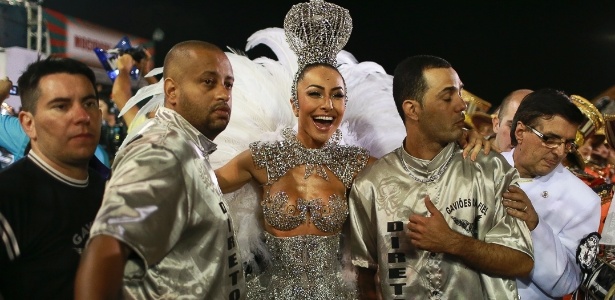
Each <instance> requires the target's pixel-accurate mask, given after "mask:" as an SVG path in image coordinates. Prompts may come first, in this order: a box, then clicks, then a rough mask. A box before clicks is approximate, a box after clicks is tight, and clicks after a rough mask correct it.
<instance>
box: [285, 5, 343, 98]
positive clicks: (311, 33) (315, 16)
mask: <svg viewBox="0 0 615 300" xmlns="http://www.w3.org/2000/svg"><path fill="white" fill-rule="evenodd" d="M351 32H352V18H351V17H350V13H348V10H347V9H345V8H343V7H341V6H338V5H335V4H333V3H329V2H326V1H324V0H310V2H305V3H299V4H295V5H293V7H291V9H290V10H289V11H288V13H287V14H286V18H284V33H285V34H286V41H287V42H288V45H289V46H290V49H291V50H292V51H293V52H294V53H295V54H296V55H297V64H298V67H299V68H298V69H297V73H296V74H295V78H294V80H293V86H292V96H293V103H294V104H295V106H296V107H299V103H298V100H297V91H296V87H297V80H298V79H299V78H298V77H299V74H300V73H301V71H302V70H303V68H304V67H305V66H307V65H309V64H313V63H325V64H329V65H331V66H333V67H337V61H336V56H337V54H338V53H339V52H340V51H341V50H342V48H344V46H345V45H346V43H347V42H348V39H349V38H350V33H351Z"/></svg>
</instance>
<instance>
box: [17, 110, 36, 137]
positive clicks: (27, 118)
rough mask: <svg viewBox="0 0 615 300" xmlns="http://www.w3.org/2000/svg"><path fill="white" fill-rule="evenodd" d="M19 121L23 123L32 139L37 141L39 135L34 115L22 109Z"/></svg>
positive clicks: (24, 128) (22, 125)
mask: <svg viewBox="0 0 615 300" xmlns="http://www.w3.org/2000/svg"><path fill="white" fill-rule="evenodd" d="M19 123H21V128H23V130H24V131H25V132H26V134H27V135H28V137H29V138H30V140H33V141H36V139H37V135H36V127H35V126H34V125H35V124H34V115H32V113H30V112H29V111H23V110H22V111H20V112H19Z"/></svg>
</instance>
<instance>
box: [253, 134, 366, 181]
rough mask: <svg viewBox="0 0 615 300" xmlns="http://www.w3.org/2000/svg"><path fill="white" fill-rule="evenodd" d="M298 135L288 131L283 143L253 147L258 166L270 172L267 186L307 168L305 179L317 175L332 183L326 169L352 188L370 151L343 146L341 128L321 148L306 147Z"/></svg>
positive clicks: (261, 143) (255, 161)
mask: <svg viewBox="0 0 615 300" xmlns="http://www.w3.org/2000/svg"><path fill="white" fill-rule="evenodd" d="M296 135H297V133H296V132H295V131H294V130H292V129H291V128H286V129H284V130H283V131H282V136H283V137H284V139H283V140H281V141H277V142H274V143H264V142H255V143H252V144H250V151H251V152H252V158H253V159H254V163H255V165H256V166H257V167H258V168H266V169H267V181H268V182H267V184H273V183H274V182H276V181H277V180H278V179H279V178H280V177H282V176H284V174H286V172H288V171H289V170H290V169H293V168H295V167H297V166H301V165H305V175H304V178H308V177H310V176H311V175H312V174H314V173H315V174H316V175H318V176H320V177H322V178H324V179H325V180H329V176H328V175H327V172H326V169H325V167H326V168H328V169H329V170H331V172H333V174H335V176H336V177H337V178H338V179H339V180H340V181H342V182H343V183H344V186H345V187H346V188H350V185H351V184H352V180H353V179H354V176H355V175H356V174H357V173H358V172H359V171H360V170H361V169H363V168H364V167H365V166H366V165H367V161H368V159H369V152H368V151H367V150H366V149H364V148H360V147H356V146H345V145H340V141H341V139H342V133H341V131H340V130H339V129H338V130H336V132H335V133H334V134H333V136H331V138H329V140H328V141H327V142H326V143H325V145H324V146H323V147H322V148H318V149H310V148H306V147H305V146H303V144H301V142H300V141H299V140H297V137H296Z"/></svg>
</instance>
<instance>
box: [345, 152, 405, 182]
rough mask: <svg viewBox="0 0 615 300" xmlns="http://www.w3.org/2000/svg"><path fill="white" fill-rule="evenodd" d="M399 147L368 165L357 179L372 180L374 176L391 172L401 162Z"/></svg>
mask: <svg viewBox="0 0 615 300" xmlns="http://www.w3.org/2000/svg"><path fill="white" fill-rule="evenodd" d="M397 151H399V148H397V149H395V150H393V151H392V152H389V153H388V154H385V155H384V156H382V157H381V158H379V159H377V160H376V161H374V162H373V163H372V164H369V165H367V166H366V167H365V168H363V170H361V172H359V174H358V175H357V177H356V178H355V181H361V180H367V181H369V180H371V179H370V178H371V177H373V176H378V175H379V174H382V173H390V172H391V171H392V170H394V169H395V168H396V166H397V164H398V163H399V154H398V153H397Z"/></svg>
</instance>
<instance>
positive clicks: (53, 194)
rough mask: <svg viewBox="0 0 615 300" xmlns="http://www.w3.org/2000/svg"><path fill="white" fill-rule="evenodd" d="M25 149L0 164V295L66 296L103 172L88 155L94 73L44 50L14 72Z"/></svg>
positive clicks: (94, 116)
mask: <svg viewBox="0 0 615 300" xmlns="http://www.w3.org/2000/svg"><path fill="white" fill-rule="evenodd" d="M18 85H19V91H20V97H21V101H22V111H21V112H20V113H19V121H20V123H21V126H22V127H23V129H24V131H25V132H26V133H27V135H28V137H29V138H30V140H31V150H30V152H29V153H28V155H27V157H25V158H24V159H22V160H19V161H18V162H16V163H14V164H13V165H11V166H10V167H8V168H7V169H5V170H3V171H2V172H0V193H1V196H0V236H1V237H2V239H0V294H1V296H0V299H1V298H2V297H4V299H5V300H10V299H72V298H73V282H74V280H75V273H76V270H77V266H78V264H79V259H80V253H81V251H82V249H83V247H84V245H85V242H86V241H87V239H88V237H89V231H90V226H91V224H92V221H93V220H94V218H95V216H96V213H97V211H98V209H99V207H100V204H101V201H102V196H103V192H104V179H103V178H102V177H101V176H100V175H99V174H98V173H97V172H96V171H94V170H93V169H90V168H89V167H88V162H89V161H90V159H91V158H92V156H93V155H94V150H95V148H96V145H97V144H98V141H99V138H100V128H101V126H100V125H101V111H100V109H99V108H98V96H97V93H96V89H95V78H94V73H93V72H92V71H91V70H90V69H89V68H88V67H87V66H85V65H84V64H83V63H80V62H77V61H75V60H72V59H65V58H60V59H57V58H50V59H47V60H43V61H38V62H35V63H33V64H31V65H30V66H28V69H27V70H26V71H25V72H24V74H23V75H22V76H21V77H20V78H19V80H18Z"/></svg>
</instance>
